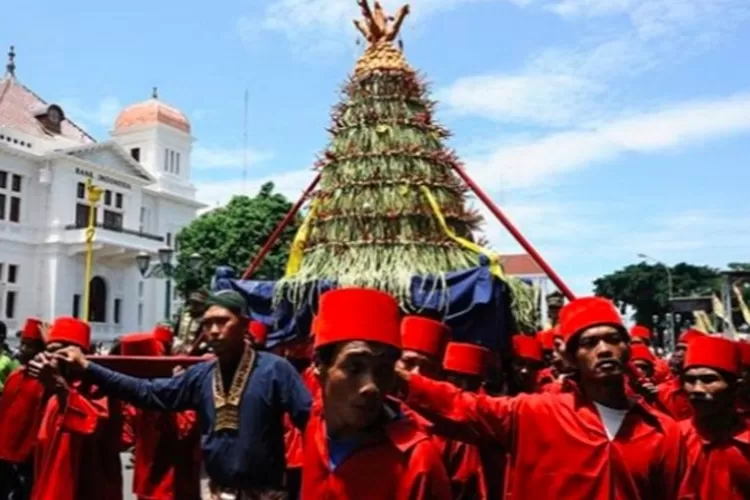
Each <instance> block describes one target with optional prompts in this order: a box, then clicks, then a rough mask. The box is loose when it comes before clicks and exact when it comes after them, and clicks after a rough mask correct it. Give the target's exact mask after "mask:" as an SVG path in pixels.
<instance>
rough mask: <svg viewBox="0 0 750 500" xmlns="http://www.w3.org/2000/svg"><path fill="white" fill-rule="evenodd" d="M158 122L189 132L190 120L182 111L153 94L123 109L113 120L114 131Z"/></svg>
mask: <svg viewBox="0 0 750 500" xmlns="http://www.w3.org/2000/svg"><path fill="white" fill-rule="evenodd" d="M158 123H161V124H163V125H167V126H170V127H173V128H176V129H177V130H182V131H183V132H185V133H186V134H189V133H190V122H189V121H188V119H187V117H186V116H185V115H184V113H183V112H182V111H180V110H179V109H177V108H173V107H172V106H169V105H167V104H164V103H163V102H161V101H160V100H159V99H158V98H157V97H156V96H155V95H154V97H152V98H151V99H149V100H148V101H144V102H140V103H137V104H132V105H130V106H128V107H127V108H125V109H123V110H122V111H121V112H120V114H119V115H118V116H117V120H115V132H119V131H121V130H125V129H127V128H130V127H137V126H142V125H156V124H158Z"/></svg>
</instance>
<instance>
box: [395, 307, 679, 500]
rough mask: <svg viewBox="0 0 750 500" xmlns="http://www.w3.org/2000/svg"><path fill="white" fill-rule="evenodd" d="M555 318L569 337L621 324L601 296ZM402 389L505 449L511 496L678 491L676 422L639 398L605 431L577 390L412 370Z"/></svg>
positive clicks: (631, 496) (633, 499) (635, 497)
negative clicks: (484, 390) (520, 390)
mask: <svg viewBox="0 0 750 500" xmlns="http://www.w3.org/2000/svg"><path fill="white" fill-rule="evenodd" d="M560 323H561V331H562V332H563V334H564V335H565V336H566V337H567V339H566V340H568V344H569V343H570V342H569V341H570V340H571V339H572V338H574V337H575V336H576V335H577V334H579V333H580V332H582V331H583V330H585V329H586V328H589V327H592V326H596V325H612V326H615V327H617V328H620V329H622V328H623V327H622V320H621V319H620V317H619V314H618V312H617V310H616V308H615V307H614V305H612V304H611V303H610V302H609V301H606V300H604V299H600V298H583V299H577V300H574V301H572V302H570V303H569V304H567V305H566V306H565V307H564V308H563V309H562V311H561V312H560ZM408 391H409V393H408V399H407V403H408V404H410V405H413V406H414V407H415V408H418V409H419V410H420V411H423V410H424V411H427V412H429V414H430V415H431V416H432V415H434V418H435V419H436V420H437V421H438V422H440V421H441V420H447V423H448V424H453V425H459V426H462V427H463V428H464V429H465V430H466V431H468V432H469V433H470V434H473V435H476V436H478V438H479V439H483V440H491V441H494V442H497V443H500V444H502V445H503V446H504V447H505V448H506V449H507V450H508V451H509V454H510V460H511V467H510V469H511V472H510V474H511V476H510V478H509V483H508V493H509V494H510V495H511V498H513V499H514V500H523V499H534V500H536V499H548V498H560V499H583V498H585V499H587V500H600V499H601V500H612V499H628V500H639V499H647V498H659V499H672V498H676V497H677V494H678V489H679V484H680V480H681V478H682V474H683V462H684V447H683V443H682V440H681V436H680V429H679V427H678V426H677V424H676V423H675V422H674V421H672V420H671V419H670V418H668V417H666V416H664V415H662V414H661V413H659V412H655V411H653V410H651V409H650V408H649V406H648V405H645V404H643V403H641V402H640V401H637V400H636V401H634V402H633V406H632V407H631V408H630V409H629V410H628V411H627V413H626V414H625V415H624V419H623V421H622V423H621V425H620V428H619V431H618V432H617V433H616V434H615V435H614V436H612V437H610V436H609V434H608V433H607V432H606V429H605V427H604V425H603V421H602V417H601V415H600V413H599V410H598V409H597V407H596V405H595V404H594V403H593V402H592V401H591V400H589V399H588V398H587V397H586V396H585V395H584V394H583V393H581V392H580V391H577V390H576V391H574V392H569V393H564V394H557V395H552V394H522V395H520V396H517V397H515V398H508V397H488V396H482V395H472V394H467V393H463V392H461V391H459V390H457V389H455V388H453V387H452V386H450V385H448V384H442V383H438V382H434V381H431V380H428V379H426V378H424V377H420V376H418V375H413V376H412V377H411V378H410V381H409V388H408ZM486 472H487V474H496V473H497V474H499V473H500V472H501V471H495V470H487V471H486Z"/></svg>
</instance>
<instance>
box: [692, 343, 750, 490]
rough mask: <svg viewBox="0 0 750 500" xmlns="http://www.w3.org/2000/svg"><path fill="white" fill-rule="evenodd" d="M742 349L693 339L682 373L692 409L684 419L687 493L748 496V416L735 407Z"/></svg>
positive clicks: (749, 447)
mask: <svg viewBox="0 0 750 500" xmlns="http://www.w3.org/2000/svg"><path fill="white" fill-rule="evenodd" d="M739 376H740V354H739V351H738V348H737V346H736V344H735V343H734V342H732V341H731V340H728V339H725V338H722V337H709V336H703V337H701V338H697V339H695V340H693V341H692V342H691V343H690V345H689V346H688V349H687V353H686V355H685V363H684V371H683V375H682V380H683V384H684V387H685V392H686V393H687V394H688V397H689V398H690V403H691V404H692V406H693V409H694V415H693V417H692V418H691V419H689V420H684V421H682V422H681V423H680V425H681V428H682V431H683V434H684V436H685V441H686V443H687V457H688V462H687V463H688V467H687V474H686V478H685V482H684V485H683V492H682V493H683V498H697V499H704V500H712V499H721V500H743V499H748V498H750V420H748V418H747V416H746V415H742V414H741V413H740V412H739V411H738V410H737V409H736V408H735V396H736V394H737V388H738V382H739Z"/></svg>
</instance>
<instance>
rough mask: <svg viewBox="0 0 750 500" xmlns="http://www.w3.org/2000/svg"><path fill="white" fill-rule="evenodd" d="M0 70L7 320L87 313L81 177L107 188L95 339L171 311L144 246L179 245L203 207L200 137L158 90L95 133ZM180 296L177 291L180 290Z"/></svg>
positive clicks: (101, 214)
mask: <svg viewBox="0 0 750 500" xmlns="http://www.w3.org/2000/svg"><path fill="white" fill-rule="evenodd" d="M13 58H14V54H13V50H12V49H11V53H10V54H9V62H8V65H7V71H6V74H5V76H4V77H3V78H2V79H0V320H2V321H4V322H5V323H6V325H7V326H8V330H9V331H15V330H16V329H19V328H20V327H21V325H22V324H23V322H24V320H25V319H26V318H27V317H29V316H36V317H39V318H42V319H44V320H47V321H49V320H52V319H54V318H55V317H57V316H62V315H75V316H80V315H81V314H82V312H83V297H84V288H85V287H84V281H85V274H84V270H85V256H86V251H85V250H86V246H85V227H86V225H87V221H88V214H89V205H88V202H87V201H86V199H85V191H86V189H85V183H86V181H87V180H88V179H91V180H92V181H93V183H94V184H95V185H96V186H98V187H100V188H101V189H102V190H103V196H102V198H101V201H100V203H99V204H98V208H97V210H96V223H97V230H96V236H95V243H94V254H93V255H94V266H93V278H92V280H91V300H90V303H89V307H90V312H89V318H90V320H91V324H92V328H93V332H94V337H95V339H97V340H110V339H112V338H114V337H115V336H117V335H119V334H121V333H124V332H131V331H138V330H143V329H150V328H151V327H152V325H153V324H154V323H155V322H157V321H158V320H160V319H162V318H163V316H164V310H165V307H164V306H165V300H166V299H165V286H166V282H165V280H163V279H144V278H143V277H142V276H141V274H140V272H139V270H138V268H137V266H136V256H137V255H138V254H139V253H140V252H148V253H149V254H151V255H152V256H153V262H157V261H158V259H157V252H158V251H159V250H160V249H162V248H165V247H173V246H174V243H175V235H176V233H177V232H178V231H179V230H180V229H181V228H183V227H184V226H185V225H186V224H188V223H189V222H190V221H191V220H193V218H194V217H195V215H196V211H197V210H199V209H200V208H203V205H202V204H201V203H199V202H197V201H196V199H195V187H194V186H193V184H192V183H191V182H190V151H191V145H192V142H193V139H192V137H191V135H190V124H189V122H188V120H187V118H186V117H185V115H184V114H183V113H181V112H180V111H179V110H177V109H175V108H173V107H170V106H168V105H166V104H165V103H163V102H161V101H160V100H159V99H158V97H157V95H156V91H154V95H153V96H152V98H151V99H149V100H147V101H145V102H142V103H138V104H134V105H132V106H129V107H127V108H126V109H124V110H123V111H122V112H121V113H120V115H119V116H118V117H117V120H116V122H115V123H114V128H113V130H112V132H111V133H110V135H111V137H110V138H109V139H108V140H106V141H104V142H97V141H96V140H95V139H94V138H93V137H91V136H90V135H89V134H88V133H86V131H84V130H83V129H81V128H80V127H79V126H77V125H76V124H75V123H73V122H72V121H70V120H69V119H68V118H66V116H65V110H64V109H62V108H61V107H60V106H58V105H56V104H50V103H47V102H45V101H44V100H43V99H42V98H41V97H39V96H38V95H36V94H35V93H34V92H33V91H32V90H30V89H28V88H27V87H25V86H24V85H22V84H21V83H20V82H19V81H18V79H17V78H16V76H15V64H14V60H13ZM173 300H175V301H176V300H177V297H175V296H173Z"/></svg>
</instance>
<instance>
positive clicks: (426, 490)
mask: <svg viewBox="0 0 750 500" xmlns="http://www.w3.org/2000/svg"><path fill="white" fill-rule="evenodd" d="M352 340H362V341H369V342H377V343H381V344H386V345H391V346H394V347H396V348H400V346H401V338H400V331H399V308H398V304H397V303H396V301H395V300H394V299H393V298H392V297H390V296H389V295H387V294H384V293H382V292H378V291H375V290H364V289H339V290H334V291H330V292H327V293H325V294H323V295H322V296H321V299H320V316H319V320H318V326H317V332H316V336H315V347H316V349H317V348H319V347H322V346H325V345H330V344H333V343H337V342H347V341H352ZM384 419H386V420H387V421H386V422H384V424H383V435H382V436H381V437H380V438H378V439H373V440H372V441H371V442H367V443H359V445H358V446H356V447H354V448H353V449H350V450H348V453H347V455H346V459H345V460H343V461H339V462H338V463H336V462H335V461H333V460H332V457H331V454H330V451H331V448H330V446H329V445H330V443H329V437H328V436H327V431H326V425H325V421H324V415H323V401H322V400H321V399H317V400H316V401H315V403H314V406H313V411H312V414H311V415H310V420H309V422H308V425H307V429H306V431H305V466H304V474H303V477H302V498H305V499H316V498H331V499H333V498H335V499H337V500H346V499H351V500H370V499H372V500H375V499H377V500H381V499H383V498H389V499H393V500H417V499H425V500H427V499H431V500H432V499H434V500H443V499H446V500H447V499H449V498H450V485H449V483H448V478H447V476H446V474H445V469H444V468H443V465H442V463H441V462H440V455H439V452H438V450H437V448H436V447H435V444H434V443H433V442H432V440H431V439H430V437H429V436H428V435H427V434H426V433H424V432H423V431H422V430H420V428H419V426H418V425H417V424H416V423H415V419H414V418H413V417H412V416H411V415H410V412H409V411H408V409H406V408H405V407H404V406H403V405H401V404H399V403H398V402H396V401H391V400H389V401H388V402H387V406H386V407H385V408H384ZM368 441H369V440H368ZM368 478H369V479H368Z"/></svg>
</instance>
